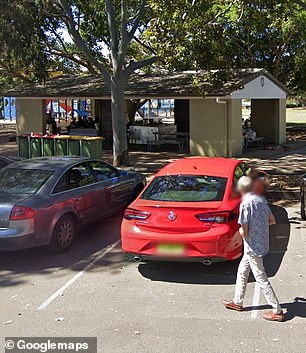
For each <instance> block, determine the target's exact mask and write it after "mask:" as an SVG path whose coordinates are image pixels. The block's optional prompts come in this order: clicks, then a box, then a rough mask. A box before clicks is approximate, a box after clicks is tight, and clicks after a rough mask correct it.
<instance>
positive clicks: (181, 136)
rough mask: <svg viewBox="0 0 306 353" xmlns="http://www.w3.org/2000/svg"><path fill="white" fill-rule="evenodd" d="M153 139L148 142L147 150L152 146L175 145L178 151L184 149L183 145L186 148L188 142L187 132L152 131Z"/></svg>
mask: <svg viewBox="0 0 306 353" xmlns="http://www.w3.org/2000/svg"><path fill="white" fill-rule="evenodd" d="M153 134H154V137H155V140H154V141H151V142H149V143H148V149H149V151H151V150H152V148H153V147H154V146H157V147H160V146H162V145H177V146H178V149H179V152H183V151H184V146H185V145H186V149H187V147H188V143H189V136H190V134H189V132H174V131H169V132H153Z"/></svg>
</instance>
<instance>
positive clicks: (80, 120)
mask: <svg viewBox="0 0 306 353" xmlns="http://www.w3.org/2000/svg"><path fill="white" fill-rule="evenodd" d="M76 127H77V128H82V127H85V123H84V120H83V119H82V117H81V116H79V117H78V121H77V122H76Z"/></svg>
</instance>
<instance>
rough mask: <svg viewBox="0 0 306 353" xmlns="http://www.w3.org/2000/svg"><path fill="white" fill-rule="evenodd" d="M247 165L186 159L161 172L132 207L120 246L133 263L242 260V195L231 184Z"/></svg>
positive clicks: (224, 161)
mask: <svg viewBox="0 0 306 353" xmlns="http://www.w3.org/2000/svg"><path fill="white" fill-rule="evenodd" d="M249 171H250V168H249V166H248V165H247V164H246V163H244V162H241V161H239V160H235V159H228V158H200V157H195V158H184V159H181V160H178V161H175V162H172V163H170V164H168V165H167V166H165V167H164V168H163V169H161V170H160V171H159V172H158V173H157V174H156V175H155V176H154V178H153V179H152V180H151V182H150V183H149V184H148V185H147V186H146V188H145V189H144V190H143V192H142V193H141V194H140V195H139V196H138V197H137V199H136V200H135V201H134V202H132V204H130V206H129V207H128V208H127V209H126V211H125V214H124V219H123V221H122V225H121V237H122V248H123V251H124V253H126V254H127V255H129V257H130V258H131V259H134V260H135V261H137V260H138V261H142V260H144V261H145V260H175V261H177V260H179V261H180V260H185V261H199V262H203V263H204V264H206V265H209V264H211V263H212V262H220V261H226V260H234V259H237V258H239V257H240V256H241V253H242V239H241V236H240V235H239V233H238V228H239V226H238V223H237V220H238V212H239V204H240V197H239V195H238V194H237V193H236V192H235V185H236V183H237V181H238V179H239V178H240V177H241V176H242V175H246V174H248V173H249Z"/></svg>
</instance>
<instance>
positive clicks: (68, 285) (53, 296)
mask: <svg viewBox="0 0 306 353" xmlns="http://www.w3.org/2000/svg"><path fill="white" fill-rule="evenodd" d="M120 241H121V240H120V239H119V240H118V241H116V243H114V244H112V245H109V246H108V247H107V248H106V249H105V250H104V251H103V252H102V253H101V254H100V255H98V256H97V257H96V258H94V259H93V260H92V261H91V262H89V264H88V265H87V266H86V267H85V268H84V269H83V270H82V271H80V272H78V273H77V274H76V275H75V276H73V277H72V278H71V279H70V280H69V281H68V282H66V283H65V284H64V285H63V286H62V287H61V288H60V289H58V290H57V291H56V292H55V293H53V294H52V295H51V296H50V297H49V298H48V299H46V300H45V301H44V302H43V303H42V304H41V305H40V306H39V307H38V308H37V310H42V309H45V308H46V307H47V306H48V305H49V304H51V303H52V302H53V301H54V300H55V299H56V298H57V297H58V296H60V295H61V294H62V293H64V291H65V290H66V289H67V288H68V287H70V286H71V285H72V284H73V283H74V282H75V281H77V280H78V279H79V278H80V277H82V276H83V274H84V273H85V272H86V271H88V270H89V269H90V268H91V267H92V266H94V264H95V263H96V262H97V261H99V260H101V259H102V258H103V257H104V256H105V255H106V254H108V253H109V252H111V251H112V250H113V249H114V248H115V247H116V246H117V245H118V244H119V243H120Z"/></svg>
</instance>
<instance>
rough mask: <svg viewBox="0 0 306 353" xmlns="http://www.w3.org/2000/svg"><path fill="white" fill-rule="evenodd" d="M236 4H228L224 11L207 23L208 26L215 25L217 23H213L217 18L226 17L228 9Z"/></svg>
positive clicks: (233, 2) (235, 0)
mask: <svg viewBox="0 0 306 353" xmlns="http://www.w3.org/2000/svg"><path fill="white" fill-rule="evenodd" d="M236 2H237V0H234V1H232V2H231V3H229V5H228V6H227V8H226V9H224V10H223V11H221V12H219V13H217V14H216V16H215V17H214V18H213V19H212V20H211V21H209V22H208V25H216V24H217V23H216V22H215V21H216V20H217V19H218V18H219V17H223V16H224V15H226V14H227V13H228V12H229V11H230V9H231V8H232V7H233V6H234V4H235V3H236Z"/></svg>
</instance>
